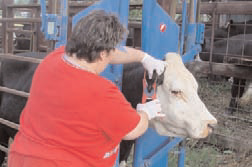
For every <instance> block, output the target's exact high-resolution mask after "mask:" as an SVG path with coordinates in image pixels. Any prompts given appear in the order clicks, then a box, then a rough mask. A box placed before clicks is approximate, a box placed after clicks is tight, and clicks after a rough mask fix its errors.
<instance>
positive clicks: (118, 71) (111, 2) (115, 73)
mask: <svg viewBox="0 0 252 167" xmlns="http://www.w3.org/2000/svg"><path fill="white" fill-rule="evenodd" d="M93 10H104V11H106V12H109V13H113V14H115V15H117V16H118V18H119V19H120V22H121V23H122V24H123V25H124V26H125V27H128V15H129V1H128V0H103V1H99V2H97V3H95V4H93V5H91V6H89V7H88V8H86V9H84V10H82V11H81V12H79V13H78V14H76V15H75V16H74V17H73V20H72V25H73V27H74V26H75V25H76V23H77V22H78V21H79V20H80V19H82V18H83V17H85V16H86V15H87V14H88V13H90V12H91V11H93ZM125 44H126V37H125V39H124V40H123V41H122V43H120V45H119V46H118V48H119V49H120V50H121V49H122V47H121V46H125ZM122 72H123V65H121V64H119V65H118V64H116V65H108V67H107V68H106V69H105V70H104V71H103V72H102V74H101V76H104V77H106V78H107V79H109V80H111V81H112V82H114V83H115V84H116V85H117V86H118V88H120V89H121V88H122Z"/></svg>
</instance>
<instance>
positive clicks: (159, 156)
mask: <svg viewBox="0 0 252 167" xmlns="http://www.w3.org/2000/svg"><path fill="white" fill-rule="evenodd" d="M193 1H194V4H197V0H193ZM182 3H183V11H182V26H181V28H180V27H179V26H178V25H177V24H176V23H175V22H174V21H173V20H172V18H171V17H170V16H169V15H168V14H167V13H166V12H165V11H164V10H163V9H162V8H161V7H160V6H159V5H158V3H157V2H156V0H144V1H143V11H142V13H143V15H142V50H143V51H145V52H147V53H149V54H150V55H152V56H154V57H156V58H158V59H164V56H165V54H166V53H167V52H177V53H180V54H181V56H182V60H183V62H184V63H185V62H188V61H193V59H194V56H195V55H196V54H198V53H199V52H200V50H201V46H200V44H202V42H203V34H204V25H202V24H198V23H189V21H188V20H187V19H188V12H187V1H186V0H184V1H183V2H182ZM193 17H194V20H196V5H195V6H194V9H193ZM184 45H185V47H184ZM184 48H185V50H184ZM182 141H183V138H171V137H166V136H160V135H158V134H157V133H156V132H155V130H153V129H151V128H149V129H148V130H147V132H146V133H145V134H144V135H143V136H141V137H140V138H138V139H137V141H136V143H135V148H134V162H133V166H134V167H157V166H160V167H167V166H168V158H169V157H168V152H170V151H171V150H172V149H173V148H174V147H176V146H177V145H178V144H179V143H181V142H182ZM182 143H183V142H182ZM184 161H185V148H184V147H183V145H182V146H180V147H179V160H178V166H179V167H183V166H184Z"/></svg>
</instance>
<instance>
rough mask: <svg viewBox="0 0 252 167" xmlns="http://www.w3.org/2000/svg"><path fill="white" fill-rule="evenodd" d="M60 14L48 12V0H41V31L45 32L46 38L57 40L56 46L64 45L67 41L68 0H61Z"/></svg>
mask: <svg viewBox="0 0 252 167" xmlns="http://www.w3.org/2000/svg"><path fill="white" fill-rule="evenodd" d="M60 5H61V8H60V11H61V13H60V14H58V15H57V14H47V13H46V1H45V0H41V1H40V6H41V17H42V24H41V32H43V33H44V36H45V39H47V40H55V41H56V44H55V48H58V47H60V46H63V45H65V44H66V42H67V25H68V1H67V0H62V1H61V4H60Z"/></svg>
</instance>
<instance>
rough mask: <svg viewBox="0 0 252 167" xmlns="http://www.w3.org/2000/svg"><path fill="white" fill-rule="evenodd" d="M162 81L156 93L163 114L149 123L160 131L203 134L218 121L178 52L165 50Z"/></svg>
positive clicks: (209, 131)
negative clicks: (199, 92)
mask: <svg viewBox="0 0 252 167" xmlns="http://www.w3.org/2000/svg"><path fill="white" fill-rule="evenodd" d="M166 62H167V67H166V71H165V73H164V82H163V84H162V85H160V86H158V88H157V97H158V99H159V100H160V102H161V105H162V108H163V111H162V112H164V113H165V114H166V117H165V118H163V119H158V118H156V119H154V120H152V121H151V123H150V127H153V128H154V129H155V130H156V131H157V132H158V133H159V134H160V135H165V136H188V137H191V138H204V137H207V136H208V135H209V133H211V132H212V129H213V127H214V126H215V125H216V124H217V120H216V118H215V117H214V116H213V115H212V114H211V113H210V112H209V111H208V109H207V108H206V106H205V104H204V103H203V102H202V101H201V99H200V97H199V95H198V92H197V90H198V84H197V81H196V79H195V78H194V76H193V75H192V74H191V73H190V72H189V71H188V70H187V69H186V67H185V66H184V64H183V62H182V59H181V57H180V55H178V54H176V53H168V54H167V55H166Z"/></svg>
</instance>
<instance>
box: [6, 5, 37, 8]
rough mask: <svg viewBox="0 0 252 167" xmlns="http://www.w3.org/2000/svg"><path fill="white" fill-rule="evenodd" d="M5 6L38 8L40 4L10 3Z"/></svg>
mask: <svg viewBox="0 0 252 167" xmlns="http://www.w3.org/2000/svg"><path fill="white" fill-rule="evenodd" d="M7 8H40V5H39V4H25V5H24V4H23V5H22V4H19V5H17V4H11V5H8V6H7Z"/></svg>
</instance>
